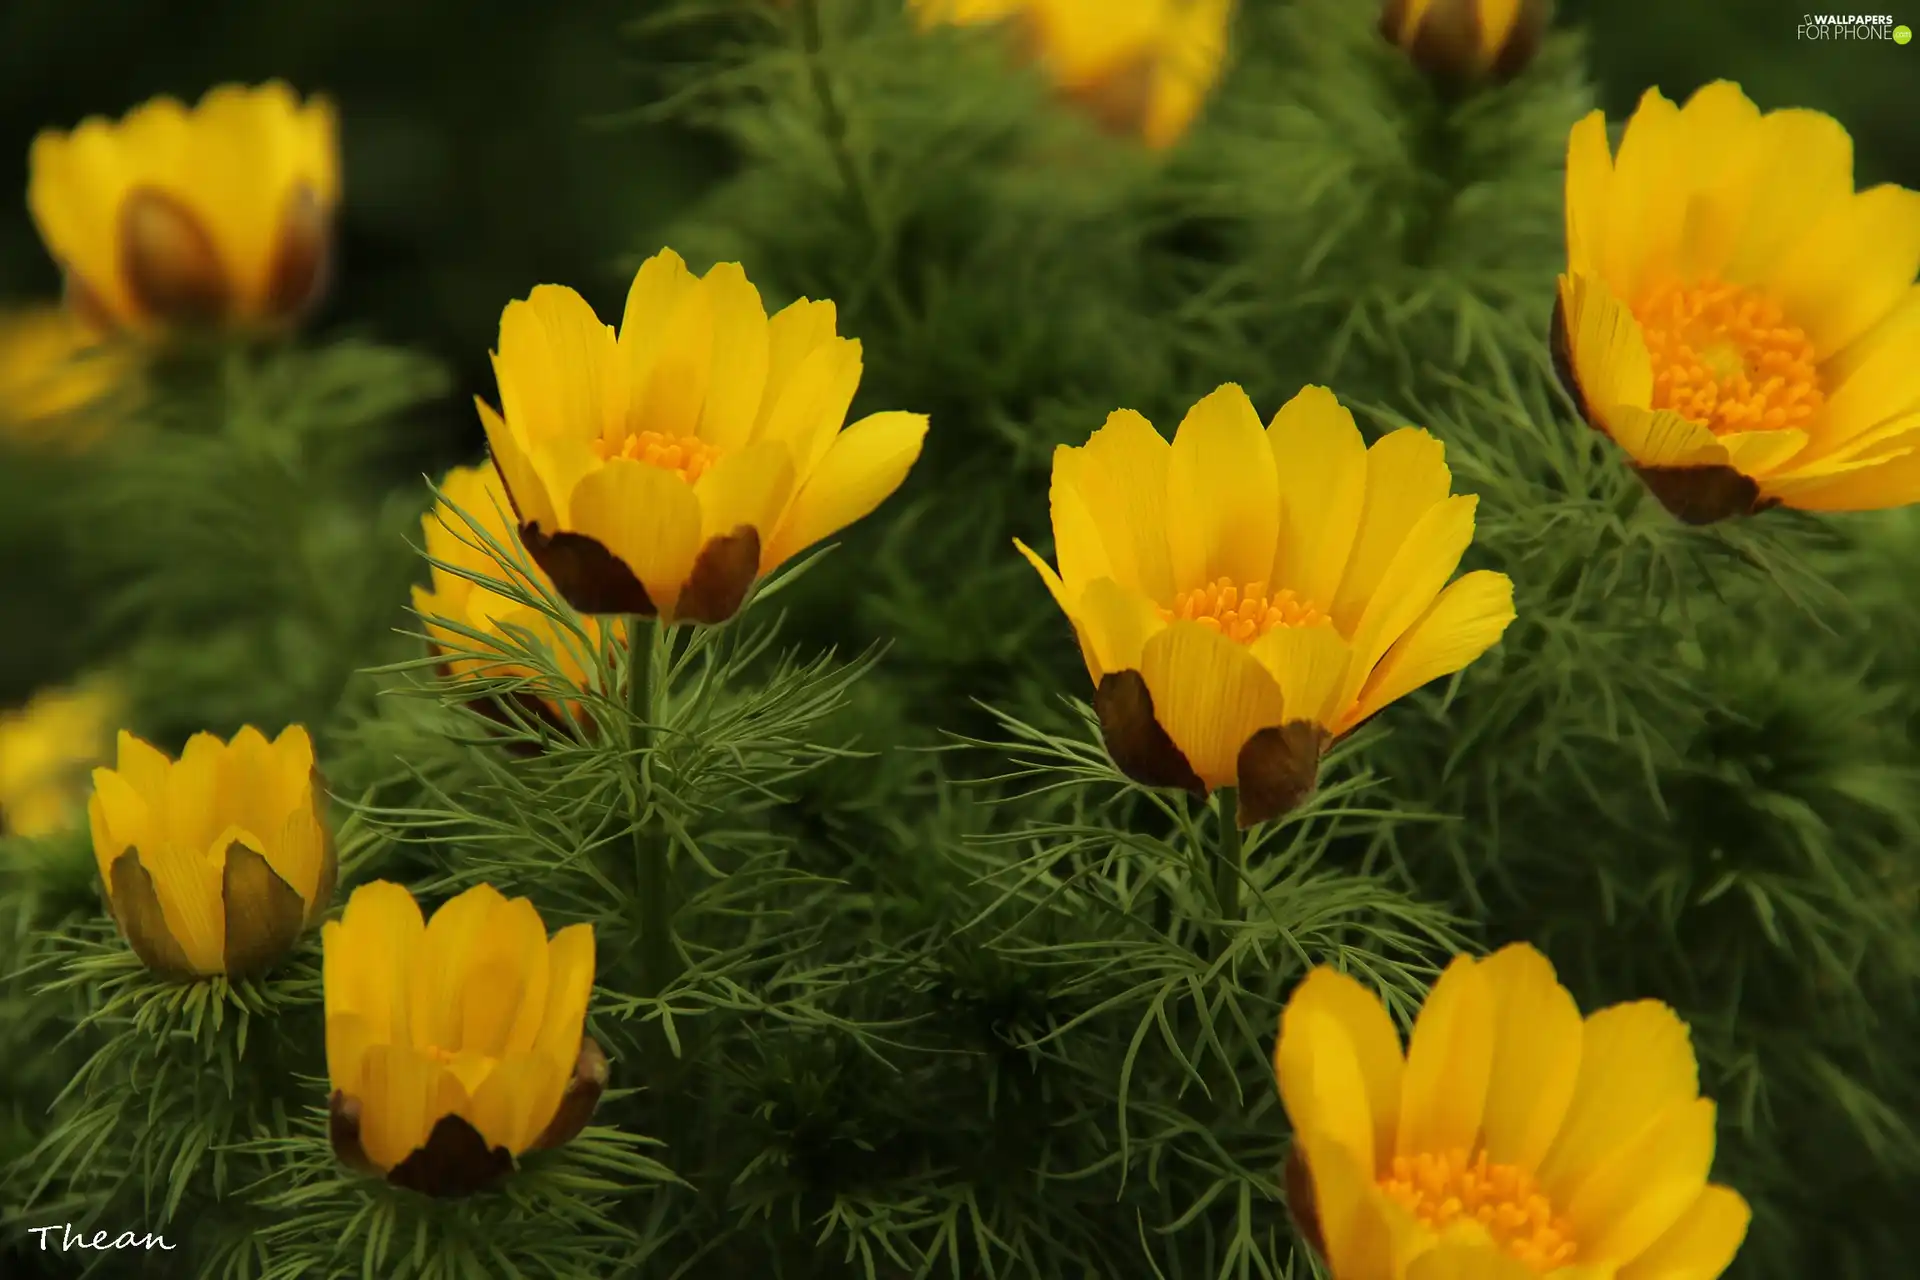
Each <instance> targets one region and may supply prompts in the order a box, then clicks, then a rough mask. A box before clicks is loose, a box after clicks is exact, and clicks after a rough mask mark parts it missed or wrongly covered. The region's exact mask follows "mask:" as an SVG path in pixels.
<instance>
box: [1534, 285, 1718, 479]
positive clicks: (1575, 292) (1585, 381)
mask: <svg viewBox="0 0 1920 1280" xmlns="http://www.w3.org/2000/svg"><path fill="white" fill-rule="evenodd" d="M1560 304H1561V307H1562V308H1563V310H1564V313H1565V319H1566V325H1567V340H1568V346H1569V347H1570V348H1571V352H1572V356H1573V369H1574V381H1575V382H1576V383H1578V384H1579V388H1580V395H1581V398H1582V399H1584V400H1585V401H1586V405H1587V409H1588V410H1589V412H1591V413H1592V414H1593V416H1594V417H1595V418H1596V419H1597V421H1598V425H1599V426H1600V427H1601V428H1602V429H1603V430H1605V431H1606V433H1607V435H1608V436H1610V437H1611V438H1612V439H1613V442H1614V443H1615V444H1617V445H1619V446H1620V447H1621V448H1622V449H1624V450H1626V452H1627V454H1628V455H1629V456H1630V457H1632V458H1633V459H1634V460H1635V461H1636V462H1638V463H1640V464H1641V465H1643V466H1667V467H1683V466H1709V465H1714V464H1723V465H1724V464H1725V463H1726V461H1727V454H1726V450H1725V449H1723V448H1721V447H1720V443H1719V441H1717V440H1715V439H1714V437H1713V433H1712V432H1710V431H1708V430H1707V429H1706V428H1705V427H1704V426H1701V425H1700V424H1698V423H1693V422H1689V421H1687V420H1686V419H1685V418H1682V417H1681V416H1680V415H1679V414H1677V413H1673V412H1671V411H1668V410H1662V411H1661V412H1659V413H1655V412H1653V410H1652V409H1651V408H1649V406H1650V405H1651V404H1652V403H1653V360H1652V357H1650V356H1649V355H1648V354H1647V340H1646V336H1645V335H1644V334H1643V333H1642V332H1641V330H1640V322H1639V321H1637V320H1635V319H1634V318H1633V313H1632V312H1631V311H1629V310H1627V308H1626V307H1625V306H1623V305H1621V303H1620V301H1619V298H1618V297H1617V296H1616V295H1615V294H1614V293H1613V292H1612V291H1611V290H1609V289H1608V288H1607V286H1606V285H1605V284H1603V283H1602V282H1601V281H1599V280H1598V279H1596V278H1594V277H1591V276H1561V277H1560Z"/></svg>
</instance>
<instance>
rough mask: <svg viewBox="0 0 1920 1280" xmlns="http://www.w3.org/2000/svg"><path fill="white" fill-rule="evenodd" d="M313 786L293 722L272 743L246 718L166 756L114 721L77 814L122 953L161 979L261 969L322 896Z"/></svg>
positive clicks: (328, 877) (328, 848)
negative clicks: (228, 736) (228, 732)
mask: <svg viewBox="0 0 1920 1280" xmlns="http://www.w3.org/2000/svg"><path fill="white" fill-rule="evenodd" d="M324 794H325V792H324V788H323V787H322V785H321V784H320V781H319V777H318V774H317V773H316V772H315V770H314V763H313V742H312V740H311V739H309V738H308V736H307V731H306V730H305V729H303V728H301V727H300V726H299V725H293V726H291V727H289V728H287V729H284V730H282V731H281V733H280V736H279V737H278V738H276V739H274V740H273V741H272V742H268V741H267V739H266V737H265V736H264V735H263V734H262V733H261V732H260V731H259V730H258V729H255V728H254V727H253V726H251V725H248V726H247V727H245V728H243V729H241V730H240V732H239V733H236V734H235V735H234V736H233V741H232V743H231V744H228V743H225V742H222V741H221V740H220V739H219V738H216V737H214V736H213V735H212V734H210V733H197V734H195V735H194V736H193V737H192V738H190V739H188V741H187V747H186V750H185V751H183V752H182V753H181V755H180V759H179V760H178V761H177V762H176V761H172V760H169V759H167V757H166V756H165V755H163V754H161V753H160V752H159V751H157V750H155V749H154V748H153V747H151V746H149V745H147V744H146V743H145V742H142V741H141V740H140V739H138V738H136V737H134V736H133V735H132V734H131V733H128V732H126V731H125V730H121V732H120V752H119V761H118V763H117V764H116V765H115V766H114V767H113V768H111V769H108V768H100V769H95V770H94V771H93V799H92V801H91V803H90V804H89V805H88V809H87V815H88V817H89V819H90V820H91V822H92V826H93V851H94V856H95V857H97V858H98V859H99V860H100V879H101V880H102V882H103V883H104V884H105V885H106V887H107V899H108V901H109V903H110V904H111V905H112V907H113V915H114V919H115V920H116V921H117V922H118V923H119V925H120V931H121V932H122V933H123V934H125V935H126V938H127V942H128V943H129V944H131V946H132V947H133V950H134V953H135V954H136V955H138V956H139V957H140V959H141V960H143V961H144V962H146V965H147V967H148V968H150V969H153V970H154V971H156V972H158V973H163V974H166V975H168V976H170V977H204V976H206V975H209V974H216V973H224V974H228V975H230V976H236V977H237V976H242V975H246V974H252V973H258V972H260V971H262V970H265V969H267V968H269V967H271V966H272V965H273V963H274V962H275V961H277V960H279V959H280V958H281V957H282V956H284V955H285V954H286V953H287V951H288V950H289V949H290V948H291V947H292V946H293V944H294V942H295V940H296V939H298V938H299V936H300V934H301V933H302V932H303V931H305V930H306V928H307V927H308V926H309V925H312V924H313V923H315V922H316V921H317V920H319V918H320V916H321V915H322V914H324V913H325V911H326V909H327V905H328V903H329V902H330V901H331V900H332V898H333V882H334V870H335V867H334V851H333V842H332V840H331V839H330V838H329V837H328V834H327V829H326V826H325V823H324V822H323V820H322V813H321V806H322V804H323V803H324V798H323V797H324Z"/></svg>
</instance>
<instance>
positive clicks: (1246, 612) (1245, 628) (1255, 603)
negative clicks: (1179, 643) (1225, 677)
mask: <svg viewBox="0 0 1920 1280" xmlns="http://www.w3.org/2000/svg"><path fill="white" fill-rule="evenodd" d="M1160 616H1161V617H1162V618H1163V619H1165V620H1166V621H1168V622H1176V621H1186V622H1197V623H1199V624H1200V625H1201V626H1203V627H1208V628H1211V629H1212V630H1214V631H1218V632H1219V633H1220V634H1221V635H1224V636H1225V637H1227V639H1229V640H1237V641H1239V642H1240V643H1241V644H1251V643H1252V642H1253V641H1255V640H1258V639H1259V638H1260V637H1261V636H1263V635H1265V634H1267V632H1269V631H1271V630H1273V629H1274V628H1275V627H1311V626H1318V625H1321V624H1324V623H1326V622H1327V621H1328V619H1327V615H1326V614H1324V613H1322V612H1321V611H1320V610H1319V609H1318V608H1317V607H1315V606H1314V605H1313V604H1312V603H1310V602H1308V601H1305V600H1302V599H1300V597H1298V596H1296V595H1294V593H1293V592H1292V591H1288V590H1281V591H1278V592H1275V593H1274V594H1273V595H1271V596H1270V595H1268V594H1267V584H1266V583H1264V582H1255V583H1252V584H1250V585H1248V586H1247V587H1245V588H1242V587H1240V586H1239V585H1237V584H1236V583H1234V582H1233V581H1232V580H1231V579H1229V578H1221V579H1219V580H1218V581H1215V582H1211V583H1209V584H1207V585H1206V586H1204V587H1195V588H1194V589H1193V590H1191V591H1182V592H1181V593H1180V594H1179V595H1177V596H1175V597H1174V600H1173V608H1171V609H1166V608H1163V609H1161V610H1160Z"/></svg>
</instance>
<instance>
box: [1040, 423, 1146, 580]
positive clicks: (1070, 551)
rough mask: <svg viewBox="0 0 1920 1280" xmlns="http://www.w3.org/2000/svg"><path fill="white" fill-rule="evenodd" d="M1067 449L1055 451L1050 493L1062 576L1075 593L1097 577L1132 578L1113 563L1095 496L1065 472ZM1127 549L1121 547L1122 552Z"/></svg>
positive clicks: (1054, 552) (1049, 503)
mask: <svg viewBox="0 0 1920 1280" xmlns="http://www.w3.org/2000/svg"><path fill="white" fill-rule="evenodd" d="M1065 452H1066V450H1065V449H1064V448H1063V449H1060V450H1057V451H1056V452H1055V453H1054V468H1053V484H1052V485H1051V487H1050V490H1049V493H1048V495H1047V505H1048V507H1049V508H1050V509H1051V511H1052V514H1053V557H1054V559H1056V560H1058V561H1059V562H1060V580H1061V581H1062V582H1064V583H1065V584H1066V587H1067V590H1068V591H1069V592H1071V593H1075V594H1077V593H1078V592H1080V591H1081V590H1082V589H1084V588H1085V587H1086V584H1087V583H1089V582H1091V581H1093V580H1094V579H1095V578H1112V579H1115V580H1116V581H1127V582H1131V581H1132V579H1131V578H1127V579H1122V578H1120V576H1119V575H1120V573H1121V572H1122V571H1121V570H1119V569H1116V568H1115V567H1114V563H1113V557H1112V556H1110V555H1109V554H1108V553H1107V538H1106V534H1105V532H1104V531H1103V530H1102V528H1101V522H1100V521H1099V519H1097V518H1096V517H1095V516H1094V511H1095V509H1096V508H1095V505H1094V504H1095V501H1096V500H1095V499H1092V498H1090V497H1088V496H1087V494H1086V493H1085V492H1084V491H1083V490H1082V489H1081V488H1080V487H1079V486H1078V485H1076V484H1074V483H1072V482H1071V481H1070V480H1069V479H1068V478H1067V475H1066V473H1065V472H1063V470H1062V468H1061V466H1060V459H1061V455H1062V454H1064V453H1065ZM1109 518H1111V511H1109ZM1126 550H1127V548H1125V547H1122V548H1121V551H1122V554H1124V553H1125V551H1126ZM1169 598H1171V597H1169Z"/></svg>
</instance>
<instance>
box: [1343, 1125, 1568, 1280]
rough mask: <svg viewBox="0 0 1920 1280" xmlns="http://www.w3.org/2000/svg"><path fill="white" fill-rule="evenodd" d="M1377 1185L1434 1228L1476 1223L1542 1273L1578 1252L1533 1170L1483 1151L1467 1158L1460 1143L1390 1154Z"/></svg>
mask: <svg viewBox="0 0 1920 1280" xmlns="http://www.w3.org/2000/svg"><path fill="white" fill-rule="evenodd" d="M1380 1189H1381V1190H1382V1191H1384V1192H1386V1194H1387V1195H1388V1196H1390V1197H1392V1198H1393V1200H1395V1201H1396V1202H1398V1203H1399V1204H1400V1205H1401V1206H1402V1207H1404V1208H1405V1209H1406V1210H1407V1211H1408V1212H1409V1213H1411V1214H1413V1215H1414V1216H1415V1217H1416V1218H1419V1219H1420V1220H1421V1221H1422V1222H1424V1223H1426V1224H1427V1225H1428V1226H1429V1227H1432V1228H1433V1229H1434V1230H1435V1231H1444V1230H1446V1228H1447V1227H1449V1226H1451V1225H1453V1224H1454V1223H1457V1222H1464V1221H1469V1220H1471V1221H1474V1222H1478V1223H1479V1224H1480V1225H1481V1226H1482V1227H1484V1228H1486V1231H1487V1234H1488V1235H1489V1236H1491V1237H1492V1239H1493V1242H1494V1244H1495V1245H1497V1246H1498V1247H1499V1248H1500V1249H1501V1250H1502V1251H1503V1252H1504V1253H1506V1254H1507V1255H1508V1256H1509V1257H1511V1258H1514V1259H1516V1260H1517V1261H1519V1262H1522V1263H1525V1264H1526V1265H1527V1266H1528V1267H1531V1268H1532V1269H1533V1270H1534V1271H1537V1272H1539V1273H1541V1274H1542V1275H1544V1274H1546V1273H1547V1272H1549V1271H1552V1270H1553V1269H1554V1268H1556V1267H1563V1266H1566V1265H1568V1264H1569V1263H1571V1262H1572V1261H1573V1258H1574V1255H1575V1254H1576V1253H1577V1252H1579V1246H1578V1245H1577V1244H1576V1243H1575V1242H1574V1239H1573V1229H1572V1227H1571V1226H1570V1225H1569V1224H1568V1222H1567V1220H1566V1219H1565V1218H1563V1217H1561V1216H1559V1215H1558V1214H1556V1213H1554V1211H1553V1204H1552V1202H1551V1201H1549V1200H1548V1199H1547V1197H1546V1196H1545V1195H1544V1194H1543V1193H1542V1192H1541V1191H1540V1188H1539V1187H1538V1186H1537V1185H1535V1183H1534V1181H1533V1177H1532V1175H1531V1174H1529V1173H1527V1172H1526V1170H1524V1169H1520V1168H1518V1167H1516V1166H1514V1165H1509V1164H1495V1163H1493V1162H1491V1161H1489V1160H1488V1159H1487V1153H1486V1152H1485V1151H1481V1152H1478V1153H1477V1154H1475V1155H1474V1156H1473V1157H1472V1158H1469V1157H1468V1156H1467V1153H1466V1152H1465V1151H1462V1150H1460V1149H1459V1148H1455V1149H1454V1150H1451V1151H1447V1152H1443V1153H1441V1154H1438V1155H1417V1156H1395V1157H1394V1158H1393V1164H1392V1167H1391V1168H1389V1169H1388V1170H1387V1171H1386V1172H1385V1173H1384V1174H1383V1175H1382V1176H1381V1178H1380Z"/></svg>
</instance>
